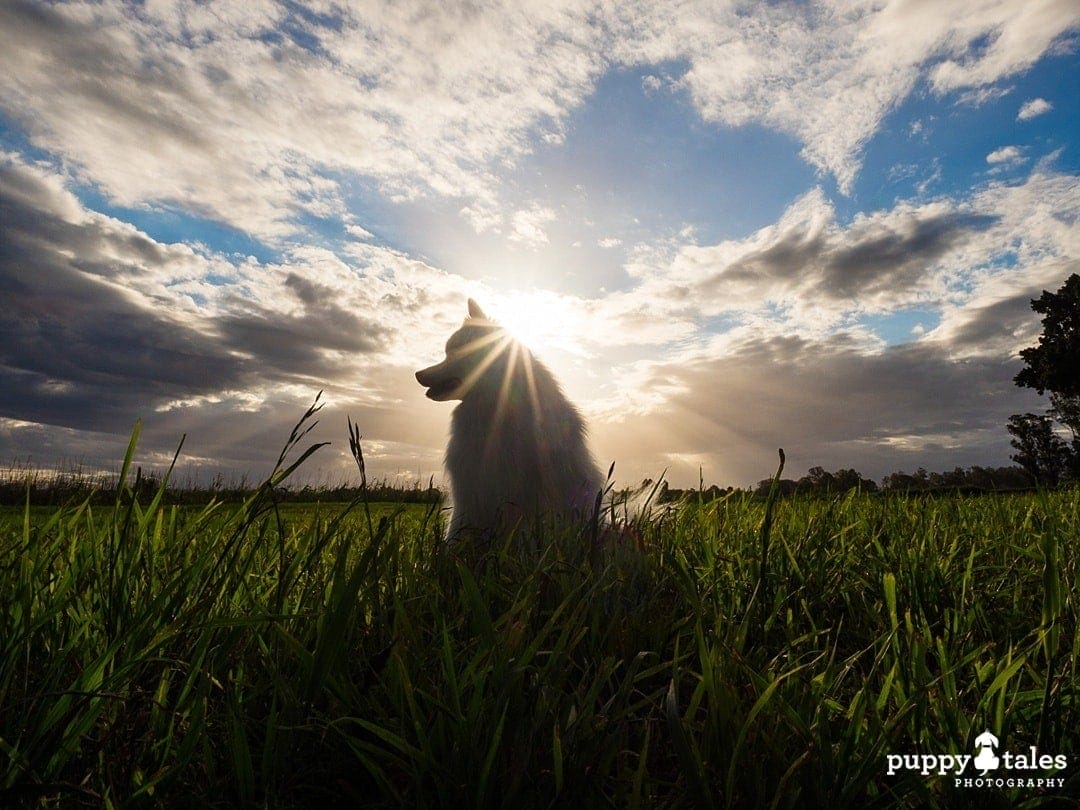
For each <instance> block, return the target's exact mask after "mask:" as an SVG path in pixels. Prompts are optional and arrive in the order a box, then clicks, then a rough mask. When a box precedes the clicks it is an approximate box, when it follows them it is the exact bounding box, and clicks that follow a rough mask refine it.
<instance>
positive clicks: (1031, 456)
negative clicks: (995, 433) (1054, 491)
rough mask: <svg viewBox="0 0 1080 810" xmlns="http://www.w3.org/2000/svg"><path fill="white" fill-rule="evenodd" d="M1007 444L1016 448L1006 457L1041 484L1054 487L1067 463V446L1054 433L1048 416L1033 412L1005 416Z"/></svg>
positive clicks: (1063, 472) (1068, 460) (1066, 467)
mask: <svg viewBox="0 0 1080 810" xmlns="http://www.w3.org/2000/svg"><path fill="white" fill-rule="evenodd" d="M1008 429H1009V433H1011V434H1012V435H1013V439H1012V441H1011V442H1010V444H1011V445H1012V446H1013V447H1014V448H1015V449H1016V450H1017V452H1016V453H1015V454H1013V455H1012V456H1010V458H1012V460H1013V461H1015V462H1016V463H1017V464H1019V465H1020V466H1021V467H1023V468H1024V469H1025V470H1026V471H1027V472H1028V473H1030V474H1031V475H1032V476H1033V477H1034V478H1035V480H1036V481H1038V482H1039V483H1040V484H1042V485H1044V486H1056V485H1057V484H1058V483H1059V482H1060V481H1061V479H1062V477H1063V475H1064V474H1065V473H1066V471H1067V469H1068V467H1069V463H1070V460H1071V459H1070V453H1069V448H1068V445H1066V444H1065V440H1064V439H1062V438H1061V437H1060V436H1058V435H1057V433H1055V432H1054V423H1053V422H1052V421H1051V420H1050V417H1048V416H1039V415H1038V414H1034V413H1025V414H1013V415H1012V416H1010V417H1009V427H1008Z"/></svg>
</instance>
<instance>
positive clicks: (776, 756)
mask: <svg viewBox="0 0 1080 810" xmlns="http://www.w3.org/2000/svg"><path fill="white" fill-rule="evenodd" d="M302 436H303V434H302V433H296V434H294V436H293V437H292V439H291V440H290V448H291V450H292V452H293V453H295V452H296V449H297V447H298V443H299V442H300V440H301V439H302ZM299 455H300V460H302V459H303V457H305V454H303V453H301V454H299ZM130 459H131V454H130V453H129V456H128V459H127V461H126V463H125V472H126V469H127V467H128V466H129V465H130ZM291 467H292V462H289V463H288V464H287V463H286V462H285V454H283V456H282V461H281V463H280V464H279V469H278V471H277V472H276V473H275V475H274V476H273V477H272V478H273V483H280V481H281V480H282V479H283V477H284V475H285V474H287V473H288V472H290V471H291ZM272 494H273V491H272V489H270V488H263V489H261V490H260V491H259V492H258V493H256V494H255V495H253V496H252V497H251V498H250V499H249V500H248V501H246V502H244V503H243V504H239V505H231V506H226V505H221V504H216V505H215V504H212V505H210V506H208V507H206V508H204V509H195V508H190V507H183V508H176V507H163V506H162V505H161V503H160V502H152V503H149V504H145V505H140V504H139V503H137V502H135V501H134V499H133V498H130V497H126V496H125V494H124V493H123V492H121V494H120V496H119V497H118V501H117V503H116V504H115V506H112V507H107V508H102V507H97V506H95V507H91V506H90V505H88V504H87V503H79V504H71V505H69V506H65V507H62V508H59V509H49V510H41V509H33V508H27V509H26V510H18V511H17V512H7V513H4V515H3V516H2V517H0V594H2V595H3V597H2V598H0V804H5V805H6V804H12V803H19V804H27V805H31V806H33V805H35V804H43V805H55V806H64V807H68V806H79V805H80V804H85V805H88V806H134V805H139V804H140V803H143V804H146V805H150V806H153V805H157V804H160V803H165V804H170V805H175V804H181V805H196V804H198V805H201V806H236V805H260V806H269V807H294V806H298V807H302V806H311V805H314V804H316V803H325V804H329V805H342V806H354V805H356V804H362V805H363V806H372V807H378V806H397V805H400V804H405V805H409V806H432V807H460V806H478V807H502V806H507V807H525V808H529V807H553V806H554V807H563V806H565V807H580V806H615V807H649V806H665V807H666V806H684V807H691V806H702V807H718V808H719V807H874V806H880V807H892V806H912V807H916V806H958V807H962V806H984V807H985V806H1009V805H1011V804H1028V805H1037V804H1039V803H1041V802H1044V801H1048V800H1053V798H1052V797H1053V796H1057V797H1058V798H1057V801H1062V800H1063V799H1062V797H1064V796H1072V797H1075V796H1077V795H1078V791H1080V779H1078V773H1080V768H1078V764H1077V762H1076V759H1075V756H1076V754H1077V748H1078V746H1077V743H1078V741H1080V706H1078V702H1077V690H1076V684H1077V665H1078V662H1080V640H1078V639H1080V637H1078V634H1077V604H1076V599H1077V594H1078V593H1080V567H1078V565H1077V554H1076V548H1077V545H1076V544H1077V540H1078V538H1080V493H1078V492H1077V491H1069V492H1053V493H1050V492H1044V493H1036V494H1025V495H1009V496H1004V495H1001V496H992V495H957V496H954V497H933V498H919V497H912V498H908V497H902V496H889V497H871V496H865V495H858V494H850V495H847V496H844V497H840V498H833V499H817V500H809V499H792V500H782V501H778V502H776V503H775V504H774V505H773V507H772V514H771V526H770V525H768V523H767V522H766V521H765V509H766V507H765V504H763V503H762V502H761V501H756V500H753V499H750V498H746V497H736V498H729V499H727V500H720V501H714V502H712V503H701V504H699V503H689V504H686V505H684V506H683V507H682V508H680V509H679V510H678V511H677V512H674V513H672V514H669V515H667V516H666V517H664V518H662V519H660V520H658V521H656V522H655V523H654V524H652V525H649V526H645V527H644V528H643V530H642V531H643V534H642V537H641V538H640V547H639V544H638V543H637V542H636V541H635V540H631V539H629V538H628V539H624V540H612V539H610V538H609V539H607V540H605V541H604V542H602V543H599V544H597V543H594V542H593V540H592V538H593V533H594V529H593V527H592V526H589V525H584V526H580V527H579V526H559V527H553V526H549V527H538V528H537V529H535V530H534V531H533V532H532V533H531V534H529V535H528V536H527V537H525V538H519V539H517V540H514V541H509V540H508V541H507V542H505V543H502V544H500V545H497V546H496V547H494V548H489V549H486V550H481V549H477V548H472V547H469V546H468V545H467V544H462V545H459V546H457V547H455V549H454V550H453V551H452V552H448V551H446V550H445V549H443V548H441V547H440V544H439V542H438V538H439V536H440V532H441V525H440V519H439V517H440V516H439V514H438V512H437V510H432V509H428V508H425V507H422V506H412V507H407V508H403V507H393V506H383V505H371V506H370V508H365V505H364V504H352V505H340V506H327V505H325V504H324V505H320V506H318V507H307V508H305V507H298V506H293V505H290V506H289V507H287V508H285V507H276V506H275V504H274V502H273V497H272ZM763 554H764V555H765V559H764V560H763V559H762V557H763ZM763 563H764V564H763ZM985 728H990V729H992V730H993V731H994V732H995V733H996V734H997V735H998V736H999V737H1000V738H1001V742H1002V749H1003V750H1008V751H1018V752H1023V751H1026V750H1027V748H1028V747H1029V746H1031V745H1035V746H1037V747H1038V748H1039V750H1040V752H1046V753H1053V754H1059V753H1063V754H1068V755H1069V756H1070V765H1069V767H1068V768H1067V769H1066V770H1065V771H1064V772H1062V773H1060V774H1059V776H1061V777H1064V778H1065V779H1066V785H1065V787H1064V788H1060V789H1058V788H1055V789H1054V790H1044V789H1043V790H1041V789H1029V788H1023V789H1018V788H1011V789H1010V788H1002V789H982V790H974V789H971V788H968V789H964V788H956V787H954V786H953V784H952V781H951V780H950V779H947V778H937V777H923V776H921V775H919V774H917V773H908V772H903V773H899V774H897V775H894V776H887V775H886V773H885V771H886V766H885V756H886V754H887V753H917V752H921V753H949V752H952V753H971V752H972V750H973V740H974V738H975V736H976V735H978V734H979V733H980V732H982V731H983V730H984V729H985ZM1036 775H1039V776H1045V775H1046V774H1036Z"/></svg>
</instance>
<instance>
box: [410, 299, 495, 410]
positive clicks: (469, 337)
mask: <svg viewBox="0 0 1080 810" xmlns="http://www.w3.org/2000/svg"><path fill="white" fill-rule="evenodd" d="M509 342H510V338H509V336H508V335H507V334H506V332H505V330H503V329H502V327H500V326H499V325H498V324H497V323H495V322H494V321H492V320H491V319H489V318H488V317H487V316H486V315H485V314H484V311H483V310H482V309H480V307H479V306H478V305H477V303H476V302H475V301H473V300H472V299H471V298H470V299H469V317H468V318H466V319H465V320H464V321H463V322H462V324H461V328H459V329H458V330H457V331H456V332H454V334H452V335H451V336H450V339H449V340H447V341H446V358H445V359H444V360H443V361H442V362H441V363H436V364H435V365H433V366H429V367H428V368H425V369H421V370H420V371H418V372H416V381H417V382H418V383H420V384H421V385H422V386H424V387H425V388H426V389H428V390H427V396H428V398H429V399H434V400H437V401H439V402H442V401H444V400H449V399H464V398H465V396H466V394H468V393H469V391H471V390H472V389H473V388H474V387H475V386H476V385H477V384H478V383H479V382H481V381H482V380H483V379H484V378H485V377H487V376H489V373H490V371H491V367H492V365H493V364H494V362H495V360H496V359H497V358H498V356H499V355H500V354H502V352H503V351H504V350H505V349H506V347H507V345H508V344H509Z"/></svg>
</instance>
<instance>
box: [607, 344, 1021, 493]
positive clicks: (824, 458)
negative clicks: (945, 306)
mask: <svg viewBox="0 0 1080 810" xmlns="http://www.w3.org/2000/svg"><path fill="white" fill-rule="evenodd" d="M1018 368H1019V365H1018V363H1016V362H1015V361H1011V362H1008V363H1002V362H1000V360H998V359H996V358H995V359H989V358H987V359H982V360H972V361H969V362H963V363H960V362H956V361H954V360H952V359H951V358H950V357H949V355H948V352H947V351H945V350H944V347H943V346H941V345H940V344H934V343H915V344H908V345H904V346H896V347H892V348H888V349H885V350H883V351H880V352H874V353H866V352H864V351H863V350H862V349H861V347H860V342H859V341H858V340H854V341H852V340H851V339H850V338H849V337H848V336H846V335H843V334H839V335H834V336H831V337H829V338H826V339H822V340H807V339H803V338H798V337H773V338H763V339H757V338H750V339H747V340H745V341H742V342H740V343H738V344H734V345H731V346H729V347H728V348H727V350H726V351H724V352H723V353H722V354H717V353H716V352H714V351H708V352H702V353H700V354H697V355H694V356H688V357H684V358H680V359H679V360H678V361H677V362H658V363H655V364H650V365H649V366H648V369H647V371H646V373H645V374H644V379H643V380H642V382H641V383H640V386H641V389H642V390H643V391H644V392H646V393H648V392H650V391H652V390H653V389H654V388H659V389H661V391H662V395H661V396H660V397H659V401H658V402H657V404H655V405H654V406H653V407H650V408H649V409H648V411H647V412H645V413H642V412H640V411H634V410H630V411H622V412H621V414H622V415H621V416H620V415H612V416H611V418H610V419H609V420H605V421H604V422H602V423H601V427H600V428H599V431H598V433H597V443H598V445H599V446H600V447H601V448H602V449H601V453H603V450H604V449H606V448H608V447H612V446H615V445H616V444H617V443H619V442H620V438H619V437H620V436H625V435H632V436H633V437H634V442H635V446H637V447H638V448H639V452H638V453H637V454H636V455H635V458H634V461H633V465H632V468H630V469H626V468H625V467H627V466H628V465H624V469H623V474H624V475H626V476H628V477H631V478H637V479H640V478H642V477H646V476H648V477H653V478H655V477H656V476H658V475H659V474H660V472H662V471H663V469H664V468H665V467H667V468H669V472H670V474H671V475H673V476H674V477H675V478H676V479H677V480H681V481H688V480H689V481H694V480H697V465H698V464H699V463H700V464H704V466H705V478H706V480H720V481H725V482H727V483H732V484H740V485H745V484H749V483H753V482H756V481H757V480H759V479H762V478H765V477H767V476H768V475H769V474H770V473H771V472H772V470H773V469H775V465H776V449H777V448H778V447H783V448H784V450H785V451H786V452H787V456H788V462H789V466H788V469H789V470H790V471H792V472H793V473H799V472H800V471H803V470H806V469H807V468H809V467H810V466H811V465H816V464H822V465H824V466H826V467H828V468H834V469H835V468H837V467H841V466H844V467H847V466H857V467H858V468H859V469H860V470H861V471H862V472H863V473H865V474H868V475H871V476H873V477H876V478H880V477H882V476H884V475H886V474H888V473H889V472H893V471H896V470H898V469H905V468H906V469H913V468H914V467H917V466H928V467H932V468H933V467H937V468H942V467H951V466H954V465H956V464H986V463H987V458H997V459H999V460H1000V463H1005V462H1006V458H1007V447H1008V437H1007V435H1006V434H1005V432H1004V429H1003V425H1004V424H1005V422H1006V421H1007V420H1008V415H1009V414H1010V413H1015V412H1018V411H1023V410H1025V409H1031V408H1032V407H1033V406H1034V405H1035V403H1034V397H1033V396H1031V394H1030V392H1025V391H1021V390H1020V389H1017V388H1016V386H1014V385H1013V384H1012V380H1011V375H1013V374H1015V373H1016V371H1017V370H1018ZM601 457H602V458H606V456H604V455H602V456H601ZM687 458H688V459H690V460H691V461H690V463H689V464H688V463H687V462H686V460H685V459H687Z"/></svg>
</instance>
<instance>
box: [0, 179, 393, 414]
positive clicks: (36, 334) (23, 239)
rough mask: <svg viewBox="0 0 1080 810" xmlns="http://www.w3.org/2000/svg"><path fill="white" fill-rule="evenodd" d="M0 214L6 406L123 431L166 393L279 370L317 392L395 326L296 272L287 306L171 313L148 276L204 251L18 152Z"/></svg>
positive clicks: (263, 379) (1, 188) (1, 399)
mask: <svg viewBox="0 0 1080 810" xmlns="http://www.w3.org/2000/svg"><path fill="white" fill-rule="evenodd" d="M0 223H2V229H3V230H2V238H0V298H3V300H4V301H5V302H6V305H5V307H4V309H3V311H2V312H0V391H2V393H0V416H6V417H10V418H15V419H20V420H27V421H35V422H42V423H48V424H55V425H64V426H68V427H74V428H80V429H90V430H99V431H126V430H128V429H129V428H130V425H131V423H132V421H133V420H134V418H135V417H136V416H138V415H142V414H145V413H147V412H148V411H152V410H153V409H154V408H156V407H158V406H161V405H163V404H165V403H168V402H170V401H172V400H177V399H185V398H191V397H198V396H204V395H210V394H215V393H216V392H222V391H229V390H243V389H246V388H250V387H252V386H257V385H260V384H262V385H265V384H267V383H275V382H302V383H306V384H309V385H311V387H312V388H313V389H316V390H317V389H318V388H320V387H323V386H324V385H325V384H326V382H327V381H330V380H332V379H334V378H335V377H339V376H341V375H343V374H345V373H347V372H348V370H349V367H350V366H349V364H350V359H349V358H350V355H361V354H365V353H370V352H372V351H374V350H376V349H377V348H378V347H379V346H381V345H382V343H383V342H384V341H385V340H386V338H387V337H388V335H389V334H390V332H389V330H388V329H387V328H385V327H382V326H380V325H378V324H376V323H375V322H373V321H369V320H367V319H364V318H361V317H359V316H358V315H356V314H354V313H352V312H349V311H348V310H347V309H345V308H344V307H343V306H342V305H341V304H340V303H339V301H338V298H337V297H336V296H335V294H334V293H333V291H331V290H330V289H328V288H327V287H325V286H324V285H320V284H318V283H316V282H313V281H309V280H305V279H303V278H302V277H301V276H300V275H298V274H297V273H292V274H291V275H289V276H288V278H287V279H286V281H285V282H284V290H283V291H282V292H283V295H284V296H286V297H288V296H295V298H296V299H297V300H298V301H299V302H300V304H301V306H300V308H299V312H297V313H295V314H282V313H281V312H280V311H277V310H271V309H270V308H268V307H266V306H264V305H262V304H259V303H257V302H254V301H248V300H244V299H240V298H239V297H236V296H234V299H235V306H234V308H233V309H232V310H231V311H229V312H227V313H226V314H223V315H221V316H218V317H211V316H197V315H194V314H192V312H191V311H188V312H186V313H185V312H178V311H176V307H175V300H170V299H168V298H167V297H166V296H165V290H164V288H163V287H161V283H162V282H160V281H155V279H156V278H157V274H159V273H163V272H165V273H166V274H167V271H169V270H170V269H172V267H173V265H176V266H177V267H181V264H182V263H187V264H189V265H190V264H193V263H197V262H199V261H202V260H201V259H200V258H199V257H197V256H195V254H193V253H192V251H190V250H189V249H188V248H186V247H183V246H170V245H161V244H159V243H157V242H154V241H153V240H151V239H150V238H149V237H147V236H146V235H145V234H141V233H139V232H138V231H136V230H135V229H133V228H131V227H130V226H127V225H123V224H122V223H118V222H116V221H114V220H110V219H107V218H105V217H101V216H98V215H92V214H89V213H88V212H86V211H85V210H83V209H82V208H81V206H79V205H78V203H77V202H76V201H75V200H74V198H72V197H70V195H68V194H67V193H66V192H64V191H63V189H62V188H61V187H60V186H59V185H58V184H57V183H55V178H50V177H49V176H48V175H46V174H45V173H43V172H40V171H38V170H36V169H33V168H30V167H27V166H25V165H21V164H18V163H14V162H8V163H6V164H0ZM184 267H186V265H185V266H184ZM184 267H181V269H184ZM186 272H188V273H190V270H189V269H188V270H186ZM267 272H268V273H270V272H271V270H270V269H267ZM136 282H137V284H136ZM136 288H138V289H149V290H151V294H150V295H146V294H142V293H140V292H138V291H137V289H136ZM154 290H158V291H160V296H155V294H154V293H153V291H154ZM163 302H170V303H169V304H168V305H166V304H165V303H163Z"/></svg>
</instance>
